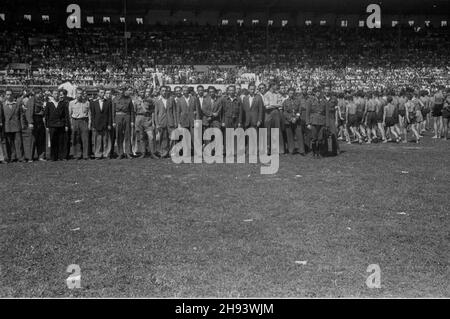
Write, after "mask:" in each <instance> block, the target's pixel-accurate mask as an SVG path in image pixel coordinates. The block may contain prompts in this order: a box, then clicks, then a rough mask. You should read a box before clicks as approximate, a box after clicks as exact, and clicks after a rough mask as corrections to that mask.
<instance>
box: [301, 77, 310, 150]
mask: <svg viewBox="0 0 450 319" xmlns="http://www.w3.org/2000/svg"><path fill="white" fill-rule="evenodd" d="M298 101H299V108H300V120H299V125H300V128H301V130H302V135H303V141H304V143H303V144H304V147H305V153H308V152H309V151H310V149H311V130H310V129H308V127H307V126H306V109H307V108H308V103H309V101H310V96H309V95H308V87H307V86H302V88H301V93H300V96H299V98H298Z"/></svg>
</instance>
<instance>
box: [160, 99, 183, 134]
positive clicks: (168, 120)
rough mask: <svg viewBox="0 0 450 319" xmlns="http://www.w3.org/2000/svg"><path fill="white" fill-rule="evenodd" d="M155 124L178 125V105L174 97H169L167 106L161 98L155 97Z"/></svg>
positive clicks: (166, 126)
mask: <svg viewBox="0 0 450 319" xmlns="http://www.w3.org/2000/svg"><path fill="white" fill-rule="evenodd" d="M155 124H156V127H162V128H168V127H170V128H175V127H177V126H178V117H177V106H176V103H175V100H174V98H173V97H169V98H168V99H167V106H166V107H164V103H163V101H162V99H161V98H157V99H155Z"/></svg>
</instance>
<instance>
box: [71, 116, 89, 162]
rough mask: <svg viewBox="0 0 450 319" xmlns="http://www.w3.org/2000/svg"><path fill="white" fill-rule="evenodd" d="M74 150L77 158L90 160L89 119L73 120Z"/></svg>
mask: <svg viewBox="0 0 450 319" xmlns="http://www.w3.org/2000/svg"><path fill="white" fill-rule="evenodd" d="M72 148H73V156H74V157H75V158H77V159H78V158H81V157H83V158H84V159H88V158H89V128H88V119H72ZM82 151H83V153H81V152H82Z"/></svg>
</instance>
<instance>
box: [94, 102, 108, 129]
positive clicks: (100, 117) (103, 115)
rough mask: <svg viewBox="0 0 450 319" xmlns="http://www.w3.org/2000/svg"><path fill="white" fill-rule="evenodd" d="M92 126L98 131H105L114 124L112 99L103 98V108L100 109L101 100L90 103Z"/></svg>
mask: <svg viewBox="0 0 450 319" xmlns="http://www.w3.org/2000/svg"><path fill="white" fill-rule="evenodd" d="M90 108H91V123H92V128H93V129H95V130H96V131H104V130H106V129H107V128H108V126H112V102H111V100H110V99H105V100H103V108H102V109H101V110H100V103H99V100H98V99H96V100H94V101H92V102H91V103H90Z"/></svg>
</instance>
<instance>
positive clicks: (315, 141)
mask: <svg viewBox="0 0 450 319" xmlns="http://www.w3.org/2000/svg"><path fill="white" fill-rule="evenodd" d="M324 131H325V126H324V125H311V147H312V150H313V152H314V153H317V152H318V151H319V148H320V145H321V144H322V142H323V141H324V137H325V134H324Z"/></svg>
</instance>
